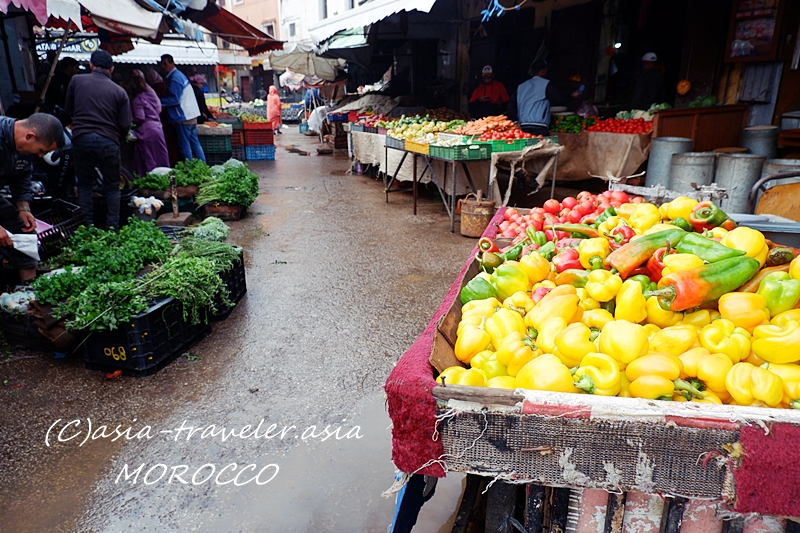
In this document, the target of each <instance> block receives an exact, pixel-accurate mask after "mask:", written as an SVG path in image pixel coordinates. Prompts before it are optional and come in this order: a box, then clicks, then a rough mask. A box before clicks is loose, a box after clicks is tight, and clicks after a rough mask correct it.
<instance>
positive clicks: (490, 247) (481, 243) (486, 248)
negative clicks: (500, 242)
mask: <svg viewBox="0 0 800 533" xmlns="http://www.w3.org/2000/svg"><path fill="white" fill-rule="evenodd" d="M478 250H480V251H481V252H499V251H500V248H498V247H497V244H496V243H495V242H494V241H493V240H492V239H490V238H489V237H481V238H480V239H479V240H478Z"/></svg>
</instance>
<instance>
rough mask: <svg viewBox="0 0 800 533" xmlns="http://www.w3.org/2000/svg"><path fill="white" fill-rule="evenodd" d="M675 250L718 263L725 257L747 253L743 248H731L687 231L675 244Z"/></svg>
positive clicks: (707, 261) (708, 261)
mask: <svg viewBox="0 0 800 533" xmlns="http://www.w3.org/2000/svg"><path fill="white" fill-rule="evenodd" d="M675 250H676V251H677V252H678V253H679V254H694V255H696V256H697V257H699V258H700V259H702V260H703V261H705V262H706V263H716V262H717V261H722V260H723V259H730V258H732V257H739V256H742V255H744V254H745V252H743V251H742V250H737V249H736V248H730V247H728V246H725V245H724V244H720V243H718V242H717V241H714V240H711V239H707V238H706V237H703V236H702V235H700V234H698V233H687V234H686V236H685V237H684V238H683V239H681V241H680V242H679V243H678V244H676V245H675Z"/></svg>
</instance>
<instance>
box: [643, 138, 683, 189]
mask: <svg viewBox="0 0 800 533" xmlns="http://www.w3.org/2000/svg"><path fill="white" fill-rule="evenodd" d="M691 149H692V140H691V139H689V138H687V137H656V138H655V139H653V142H652V143H651V144H650V156H649V157H648V159H647V174H645V186H646V187H655V186H656V185H661V186H662V187H668V186H669V172H670V170H669V169H670V167H671V166H672V156H673V155H674V154H683V153H686V152H689V151H691Z"/></svg>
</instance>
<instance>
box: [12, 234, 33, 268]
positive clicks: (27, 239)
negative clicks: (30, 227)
mask: <svg viewBox="0 0 800 533" xmlns="http://www.w3.org/2000/svg"><path fill="white" fill-rule="evenodd" d="M8 236H9V237H11V243H12V244H13V245H14V248H16V249H17V250H19V251H20V252H22V253H23V254H25V255H27V256H28V257H33V258H34V259H36V260H37V261H39V237H37V236H36V234H34V233H20V234H17V235H14V234H13V233H9V234H8Z"/></svg>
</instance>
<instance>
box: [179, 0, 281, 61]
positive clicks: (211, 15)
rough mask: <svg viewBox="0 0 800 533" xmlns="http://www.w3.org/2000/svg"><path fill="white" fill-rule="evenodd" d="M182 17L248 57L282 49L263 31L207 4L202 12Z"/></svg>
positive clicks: (188, 13) (188, 12)
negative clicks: (240, 48) (239, 47)
mask: <svg viewBox="0 0 800 533" xmlns="http://www.w3.org/2000/svg"><path fill="white" fill-rule="evenodd" d="M183 16H185V17H186V18H188V19H189V20H191V21H194V22H197V23H198V24H200V25H201V26H203V27H204V28H206V29H208V30H209V31H210V32H211V33H213V34H214V35H216V36H218V37H220V38H221V39H224V40H226V41H228V42H229V43H232V44H235V45H238V46H241V47H242V48H244V49H245V50H247V51H248V53H249V54H250V55H258V54H261V53H263V52H266V51H268V50H280V49H281V48H283V43H282V42H281V41H276V40H275V39H273V38H272V37H270V36H269V35H267V34H266V33H264V32H263V31H261V30H259V29H258V28H255V27H254V26H251V25H250V24H248V23H247V22H245V21H244V20H242V19H240V18H239V17H237V16H236V15H234V14H233V13H231V12H230V11H228V10H226V9H220V8H219V6H217V5H214V4H209V5H208V6H207V7H206V8H205V9H203V10H202V11H194V10H187V11H185V12H184V13H183Z"/></svg>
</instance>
